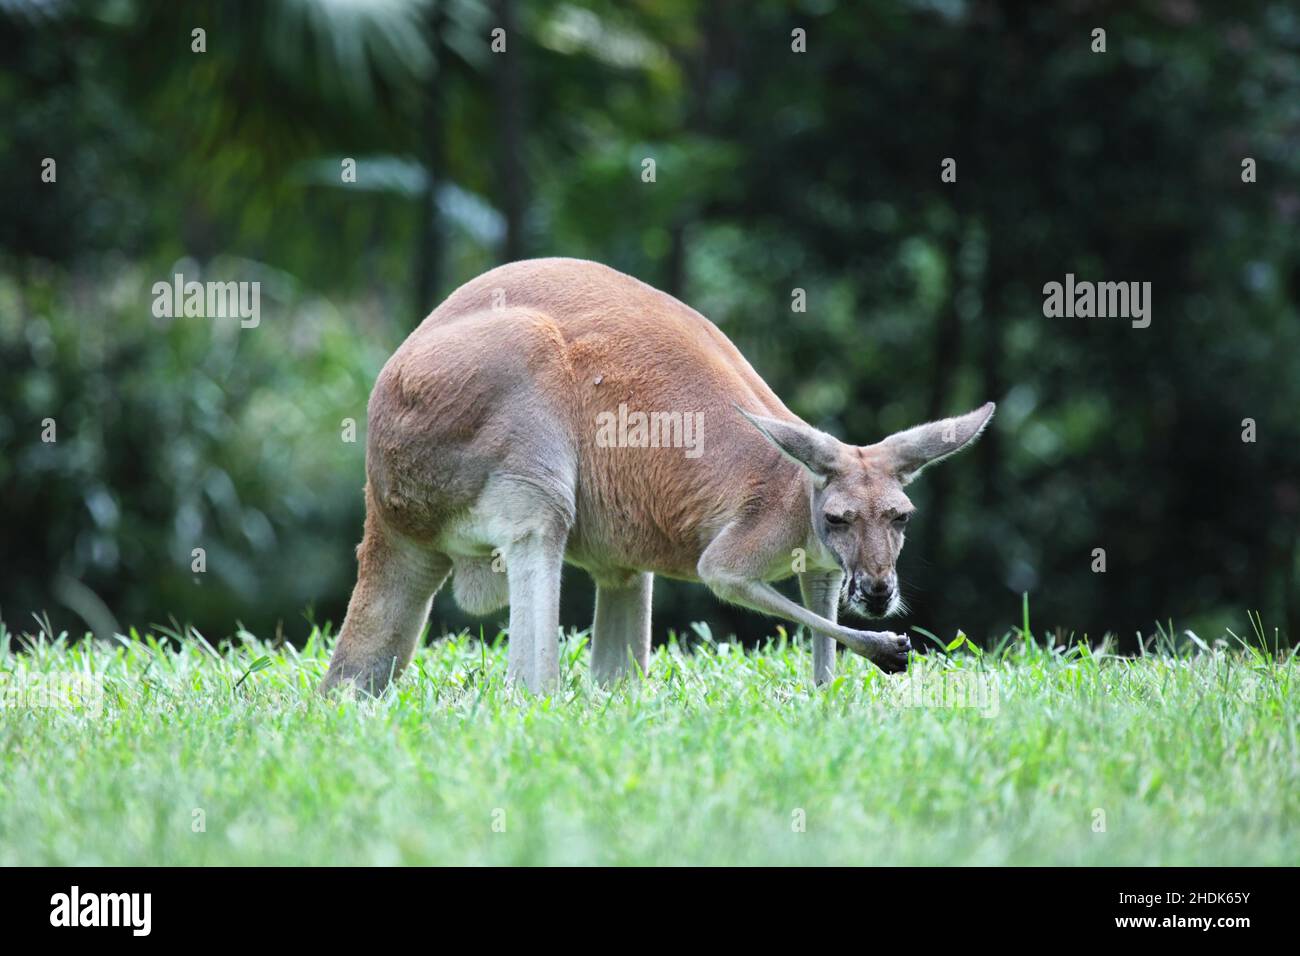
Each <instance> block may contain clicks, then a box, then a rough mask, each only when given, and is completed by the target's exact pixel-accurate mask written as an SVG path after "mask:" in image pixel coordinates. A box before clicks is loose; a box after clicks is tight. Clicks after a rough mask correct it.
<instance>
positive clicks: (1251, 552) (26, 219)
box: [0, 0, 1300, 640]
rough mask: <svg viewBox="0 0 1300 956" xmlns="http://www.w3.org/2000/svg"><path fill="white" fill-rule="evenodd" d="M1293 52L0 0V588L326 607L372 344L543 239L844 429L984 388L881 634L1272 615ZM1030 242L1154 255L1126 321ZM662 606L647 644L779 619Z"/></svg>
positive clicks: (1062, 8) (1278, 562)
mask: <svg viewBox="0 0 1300 956" xmlns="http://www.w3.org/2000/svg"><path fill="white" fill-rule="evenodd" d="M499 26H500V27H504V28H505V29H506V31H507V52H506V53H505V54H493V53H492V52H491V51H490V46H489V44H490V34H491V31H492V30H493V29H494V28H495V27H499ZM195 27H202V28H204V29H205V30H206V31H207V52H206V53H201V54H199V53H193V52H191V30H192V29H193V28H195ZM1095 27H1102V28H1105V29H1106V31H1107V45H1108V52H1106V53H1105V54H1097V53H1093V52H1092V51H1091V49H1090V46H1091V42H1092V38H1091V31H1092V30H1093V28H1095ZM795 28H803V29H805V30H806V31H807V52H806V53H804V54H798V53H794V52H792V51H791V31H792V30H793V29H795ZM1297 55H1300V14H1298V12H1297V9H1296V8H1295V6H1294V4H1291V3H1287V2H1282V0H1277V2H1269V3H1260V2H1250V0H1246V2H1239V3H1233V4H1226V3H1208V2H1199V0H1167V2H1147V3H1126V2H1088V0H1076V2H1069V3H1057V4H1038V3H1034V4H1023V5H1022V4H1019V3H1002V2H993V0H972V2H960V0H950V2H942V0H934V2H861V3H835V2H833V0H804V2H775V0H746V2H743V3H742V2H739V0H728V2H722V0H715V2H685V0H653V2H651V0H639V2H618V3H615V2H581V3H579V2H573V3H570V2H553V0H540V2H535V3H522V2H513V0H499V2H496V3H479V2H471V0H437V2H402V0H388V2H383V3H362V2H354V3H344V2H324V0H281V2H234V0H221V2H193V3H190V2H185V3H155V2H144V0H104V2H84V3H79V2H21V0H2V2H0V62H2V63H3V73H2V74H0V116H2V117H3V122H2V123H0V210H3V213H0V529H2V531H0V542H2V546H0V614H3V616H4V619H5V621H6V622H7V623H8V625H9V627H10V628H11V629H20V630H33V629H35V628H36V625H35V623H34V622H33V620H32V618H31V614H32V613H33V612H48V615H49V618H50V621H51V623H52V626H53V628H54V629H55V630H56V631H57V630H61V629H67V630H69V631H72V632H82V631H85V630H86V629H94V630H95V631H96V632H101V631H105V630H108V629H110V628H113V629H117V628H121V629H126V628H127V627H128V626H130V625H135V626H138V627H141V628H142V629H143V627H144V626H147V625H148V624H150V623H151V622H155V621H166V620H167V619H168V616H169V615H174V616H175V617H176V618H177V619H178V620H179V621H181V622H183V623H193V624H194V625H195V626H197V627H198V629H199V630H201V631H202V632H203V633H204V634H205V635H207V636H208V637H209V639H212V640H216V639H219V638H221V637H223V636H226V635H229V634H231V633H233V632H234V630H235V628H236V622H242V623H243V624H244V625H245V626H247V627H248V628H249V629H250V630H253V631H255V632H258V633H261V634H264V635H270V634H272V633H274V632H275V631H276V629H277V628H282V630H283V633H284V634H285V635H286V636H287V637H289V638H292V639H298V638H300V637H301V636H302V635H304V634H305V633H306V628H307V625H306V623H305V622H304V620H303V615H304V613H306V614H309V615H313V616H314V618H315V620H317V621H319V622H324V621H325V620H331V621H333V622H334V623H335V625H337V623H338V622H339V621H340V620H341V617H342V613H343V610H344V607H345V605H346V600H347V596H348V593H349V590H350V587H351V584H352V580H353V570H354V559H353V546H354V544H355V543H356V541H357V540H358V539H359V537H360V532H361V517H362V499H361V486H362V482H363V449H364V422H365V401H366V397H367V394H368V390H369V387H370V384H371V383H372V382H373V379H374V376H375V374H376V373H377V371H378V369H379V367H380V366H381V364H382V363H383V361H384V360H385V358H386V357H387V356H388V354H389V353H390V352H391V351H392V350H393V349H394V348H395V347H396V346H397V345H398V344H399V343H400V342H401V341H402V339H403V337H404V336H405V335H406V334H407V333H408V332H409V331H410V330H411V329H412V328H414V326H415V325H416V324H417V323H418V322H419V320H420V319H421V317H423V316H424V315H425V314H426V313H427V312H429V311H430V310H431V309H432V308H433V306H434V305H436V304H437V302H438V301H439V300H440V299H441V298H442V297H443V296H445V295H446V294H447V293H448V292H450V291H451V290H452V289H453V288H454V287H455V286H456V285H457V284H459V283H460V282H462V281H464V280H466V279H469V278H471V277H472V276H474V275H476V274H477V273H479V272H481V271H483V270H485V269H487V268H489V267H491V266H492V265H494V264H496V263H499V262H503V261H508V260H512V259H517V258H522V257H529V256H542V255H568V256H579V257H586V258H591V259H597V260H599V261H601V262H604V263H607V264H609V265H611V266H614V267H616V268H618V269H622V270H624V271H626V272H629V273H631V274H632V275H635V276H637V277H639V278H641V279H644V280H645V281H647V282H650V283H651V284H654V285H657V286H659V287H661V288H663V289H665V290H667V291H669V292H671V293H673V294H675V295H677V296H679V297H680V298H682V299H684V300H685V301H686V302H688V303H690V304H692V305H694V306H695V307H696V308H698V309H700V310H701V311H702V312H704V313H705V314H706V315H708V316H709V317H710V318H712V319H713V320H714V321H715V322H717V323H718V324H719V325H720V326H721V327H722V328H723V330H724V331H725V332H726V333H727V334H728V335H729V336H731V337H732V339H733V340H735V341H736V343H737V344H738V345H739V346H740V348H741V350H742V351H743V352H744V353H745V354H746V355H747V356H748V357H749V358H750V360H751V361H752V362H753V364H754V365H755V366H756V367H757V368H758V370H759V371H760V372H761V373H762V374H763V375H764V376H765V377H766V378H767V380H768V382H769V383H770V384H771V385H772V386H773V387H774V388H775V389H776V391H777V392H778V393H779V394H781V395H782V396H783V397H784V398H785V399H786V401H787V402H788V403H789V404H790V405H791V407H792V408H794V409H795V411H797V412H798V413H800V414H801V415H802V416H804V417H805V418H806V419H807V420H808V421H810V422H812V423H814V424H816V425H818V426H821V427H823V428H826V429H828V430H830V431H832V432H833V433H835V434H837V435H839V436H840V437H841V438H844V439H846V440H850V441H855V442H859V443H866V442H870V441H874V440H876V439H878V438H880V437H882V436H884V435H885V434H887V433H889V432H891V431H894V430H896V429H899V428H902V427H905V426H907V425H910V424H914V423H916V422H918V421H921V420H924V419H930V418H934V417H939V416H943V415H947V414H952V413H956V412H961V411H965V410H967V409H969V408H972V407H974V406H976V405H978V404H980V403H981V402H983V401H985V400H988V399H993V400H996V401H997V402H998V403H999V409H1000V410H999V415H998V417H997V419H996V421H995V424H994V427H993V428H992V430H991V432H990V433H988V434H987V435H986V436H985V437H984V438H983V440H982V441H981V443H980V444H979V445H978V446H977V447H976V448H975V449H974V450H973V451H972V452H969V453H967V454H965V455H963V456H962V457H960V458H957V459H954V460H952V461H951V462H949V463H946V464H945V465H943V466H942V467H939V468H936V469H934V470H932V471H930V472H928V473H927V474H926V475H925V477H924V478H922V479H921V481H919V482H918V483H917V485H915V486H913V487H914V495H913V498H914V500H915V501H916V502H917V504H918V506H919V508H920V514H919V516H918V519H917V521H916V523H915V524H914V527H913V531H912V533H911V535H910V536H909V543H908V546H907V548H906V550H905V552H904V555H903V559H902V562H901V565H900V572H901V575H902V577H903V579H904V587H905V593H906V595H907V597H908V598H909V600H910V602H911V604H912V607H913V609H914V610H913V613H912V614H911V615H910V616H909V617H908V618H907V619H906V620H905V621H904V622H903V623H904V624H907V625H911V624H915V625H919V626H921V627H924V628H927V629H929V630H932V631H934V632H936V633H938V634H940V635H942V636H944V637H948V636H951V634H952V633H953V632H955V630H956V629H957V628H958V627H961V628H963V629H964V630H965V631H966V632H968V633H969V634H971V635H972V636H973V637H975V638H977V639H988V638H990V637H994V636H997V635H999V634H1001V633H1002V632H1003V630H1004V629H1005V628H1006V627H1008V626H1010V625H1011V624H1013V623H1015V622H1017V621H1018V620H1019V616H1020V604H1021V594H1022V593H1024V592H1028V593H1029V595H1030V602H1031V608H1032V610H1033V616H1034V619H1035V622H1036V624H1037V625H1039V626H1041V627H1045V628H1059V629H1060V632H1061V633H1062V634H1063V635H1064V634H1069V633H1071V632H1074V633H1076V634H1083V633H1085V632H1086V633H1087V634H1088V635H1090V636H1092V637H1097V636H1100V635H1101V634H1102V633H1104V632H1107V631H1112V632H1116V633H1118V634H1120V635H1124V636H1125V637H1126V639H1131V638H1132V636H1133V635H1134V634H1135V633H1136V632H1138V631H1142V632H1144V633H1150V632H1151V631H1152V630H1153V628H1154V627H1155V625H1156V622H1157V621H1159V622H1169V621H1172V623H1173V626H1174V628H1175V629H1176V630H1181V629H1183V628H1192V629H1194V630H1195V631H1196V632H1197V633H1198V634H1200V635H1201V636H1202V637H1204V638H1206V639H1213V638H1216V637H1220V636H1223V634H1224V628H1226V627H1231V628H1233V629H1234V630H1236V631H1237V633H1246V632H1248V631H1249V626H1248V624H1247V621H1246V613H1247V611H1256V610H1258V611H1259V612H1260V613H1261V615H1262V621H1263V625H1264V627H1265V629H1266V630H1267V631H1268V633H1269V634H1270V635H1271V634H1272V632H1273V629H1274V628H1278V629H1280V630H1281V632H1282V633H1283V634H1284V635H1287V634H1289V635H1291V636H1292V637H1294V635H1295V634H1296V633H1297V628H1298V627H1300V599H1298V597H1297V589H1298V587H1300V554H1298V553H1297V548H1296V540H1297V530H1298V527H1297V526H1298V524H1300V477H1298V476H1300V467H1298V466H1300V417H1298V415H1297V408H1298V406H1300V374H1298V373H1300V367H1298V361H1297V358H1298V356H1300V350H1298V346H1300V325H1298V324H1297V308H1296V302H1297V291H1298V286H1300V230H1297V219H1298V218H1300V177H1298V174H1300V151H1298V150H1297V144H1298V143H1300V95H1298V94H1300V68H1298V66H1297ZM47 156H48V157H53V158H55V159H56V160H57V163H58V167H57V168H58V181H57V183H56V184H43V183H41V181H40V171H41V161H42V159H43V158H44V157H47ZM343 157H352V158H354V159H356V160H357V164H358V181H357V182H356V183H355V184H345V183H343V182H341V181H340V179H341V177H340V175H339V171H340V161H341V159H342V158H343ZM645 157H652V158H654V159H655V160H656V163H657V182H655V183H653V184H647V183H643V182H642V181H641V175H640V174H641V161H642V159H643V158H645ZM944 157H953V158H955V159H956V160H957V162H958V181H957V182H956V183H955V184H952V183H943V182H941V181H940V175H939V173H940V162H941V160H942V159H943V158H944ZM1245 157H1253V158H1254V159H1255V160H1256V161H1257V164H1258V182H1256V183H1253V184H1248V183H1243V182H1242V177H1241V163H1242V160H1243V158H1245ZM174 272H184V273H185V274H186V277H187V278H201V279H203V280H210V279H233V280H258V281H261V283H262V322H261V325H260V327H258V328H257V329H255V330H241V329H239V327H238V325H237V324H236V323H235V322H234V321H233V320H211V319H177V320H159V319H155V318H154V317H153V315H152V313H151V304H152V295H151V292H150V289H151V286H152V284H153V283H154V282H156V281H159V280H167V279H169V278H170V277H171V275H172V274H173V273H174ZM1067 272H1074V273H1075V274H1076V275H1077V276H1078V277H1079V278H1080V279H1089V280H1113V281H1149V282H1151V283H1152V284H1153V300H1154V301H1153V321H1152V324H1151V327H1150V328H1147V329H1133V328H1131V327H1130V326H1129V323H1128V322H1127V321H1125V320H1122V319H1060V318H1058V319H1048V318H1044V316H1043V313H1042V287H1043V284H1044V283H1045V282H1049V281H1061V280H1062V279H1063V278H1064V276H1065V274H1066V273H1067ZM795 288H801V289H805V290H806V291H807V297H808V309H807V312H806V313H802V314H800V313H795V312H792V311H791V307H790V306H791V293H792V290H793V289H795ZM47 417H52V418H54V419H56V421H57V428H58V441H57V442H56V443H53V444H47V443H42V442H41V440H40V433H41V421H42V419H44V418H47ZM349 417H351V418H355V419H356V420H357V421H358V424H359V430H360V433H359V435H358V441H357V442H356V443H355V444H348V443H345V442H344V441H342V440H341V430H342V427H341V422H342V420H343V419H345V418H349ZM1245 418H1253V419H1254V420H1255V421H1256V422H1257V428H1258V441H1257V442H1256V443H1254V444H1248V443H1244V442H1243V441H1242V438H1241V434H1242V420H1243V419H1245ZM197 546H201V547H204V548H206V550H207V555H208V571H207V573H206V574H202V575H195V574H192V573H191V572H190V552H191V549H192V548H194V547H197ZM1097 547H1102V548H1105V549H1106V555H1107V571H1106V573H1104V574H1098V573H1093V572H1092V571H1091V569H1090V566H1091V563H1092V550H1093V549H1094V548H1097ZM566 581H567V584H566V596H565V620H566V623H569V624H572V625H578V626H580V625H584V624H585V623H586V622H587V619H588V615H589V613H590V597H591V592H590V585H589V583H588V582H587V581H586V579H585V577H584V576H582V575H581V574H580V573H579V572H576V571H571V572H570V573H569V574H568V576H567V578H566ZM657 606H658V612H657V614H658V617H657V628H656V634H657V636H659V637H662V636H663V634H664V633H666V630H667V628H669V627H674V628H678V629H683V628H686V627H688V626H689V625H690V623H691V622H694V621H705V622H708V625H709V626H710V627H711V629H712V632H713V634H714V635H715V636H718V637H722V636H725V635H726V634H729V633H732V632H736V633H739V634H741V635H742V636H744V637H754V636H757V635H760V634H762V633H770V632H771V628H772V626H773V625H772V623H771V622H768V621H764V620H762V619H760V618H757V617H754V616H752V615H749V614H747V613H746V612H741V611H737V610H735V609H732V608H728V607H724V606H722V605H720V604H719V603H718V602H716V601H715V600H713V599H712V597H711V596H709V595H708V594H707V592H705V591H704V590H703V589H702V588H699V587H693V586H685V585H670V584H667V583H661V585H660V587H659V590H658V593H657ZM501 617H502V619H503V618H504V615H502V616H501ZM433 622H434V625H435V626H443V625H446V626H451V627H459V626H463V625H465V624H466V623H469V622H468V621H467V619H465V618H464V617H463V616H460V615H459V612H458V611H457V610H456V609H455V607H454V605H453V604H452V603H451V600H450V596H449V595H446V594H444V596H443V597H442V598H440V599H439V601H438V602H437V604H436V605H435V609H434V613H433ZM486 623H487V626H488V627H489V628H492V629H495V625H496V624H497V623H498V622H497V621H496V620H493V621H489V622H486ZM474 626H475V627H477V624H475V625H474Z"/></svg>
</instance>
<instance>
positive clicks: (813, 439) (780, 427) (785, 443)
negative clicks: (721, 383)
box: [736, 405, 840, 487]
mask: <svg viewBox="0 0 1300 956" xmlns="http://www.w3.org/2000/svg"><path fill="white" fill-rule="evenodd" d="M736 411H738V412H740V414H742V415H744V416H745V417H746V418H747V419H749V422H750V424H752V425H753V426H754V427H755V428H757V429H758V430H759V431H760V432H762V433H763V437H764V438H766V439H767V440H768V441H770V442H771V443H772V444H773V445H775V446H776V447H777V448H779V449H780V450H781V454H783V455H785V456H786V457H787V458H789V459H790V460H791V461H794V462H798V463H799V464H800V465H803V466H804V467H805V468H807V469H808V470H809V471H810V472H811V473H812V476H813V480H814V481H816V482H817V485H818V487H821V486H822V485H824V484H826V482H827V481H828V480H829V479H830V478H831V476H832V475H834V474H835V471H836V463H837V462H838V461H839V457H840V443H839V441H838V440H837V439H835V438H833V437H832V436H830V435H828V434H826V433H825V432H822V431H818V430H817V429H815V428H813V427H812V426H811V425H805V424H803V422H787V421H782V420H781V419H779V418H766V417H764V416H763V415H751V414H750V413H749V412H747V411H745V410H744V409H743V408H741V407H740V406H739V405H737V406H736Z"/></svg>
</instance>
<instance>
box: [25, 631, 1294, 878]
mask: <svg viewBox="0 0 1300 956" xmlns="http://www.w3.org/2000/svg"><path fill="white" fill-rule="evenodd" d="M330 643H331V638H329V636H328V635H323V634H321V633H320V632H319V631H317V632H313V634H312V636H311V638H310V639H309V640H308V642H307V643H306V645H305V646H304V647H303V648H300V649H295V648H293V647H292V646H289V645H285V646H282V647H279V648H276V647H272V646H271V645H270V644H268V643H264V642H261V641H257V640H255V639H253V638H252V637H251V636H250V637H246V639H245V640H244V642H243V643H242V644H241V645H238V646H235V647H233V648H229V647H223V648H222V649H221V651H220V653H218V652H217V651H215V650H213V649H212V648H211V647H209V646H208V645H207V644H206V643H205V642H203V641H201V639H197V638H191V639H189V640H187V641H185V642H184V643H183V645H182V646H181V649H180V650H179V651H175V650H170V649H167V643H166V642H163V643H161V644H160V643H159V641H158V640H156V639H155V638H153V637H152V636H149V635H145V636H144V637H143V638H139V637H138V636H137V639H135V640H131V641H128V640H126V639H125V638H123V639H119V641H118V642H117V643H93V642H84V643H78V644H69V643H68V642H67V641H66V640H63V639H58V640H53V641H46V642H43V643H41V644H39V645H38V646H36V647H35V648H34V649H33V650H31V651H23V652H19V651H18V649H17V645H18V641H17V638H15V637H13V636H12V635H11V634H3V633H0V703H2V704H3V705H4V707H3V709H2V710H0V864H127V865H138V864H182V865H185V864H299V863H305V864H327V863H334V864H399V863H412V864H497V863H500V864H506V863H509V864H540V863H632V864H635V863H646V864H654V863H698V864H760V863H794V864H818V863H837V864H881V863H885V864H892V863H903V864H911V863H925V864H936V863H937V864H968V863H972V864H1003V863H1011V864H1197V865H1200V864H1206V865H1223V864H1294V863H1295V862H1296V861H1297V860H1300V834H1298V833H1297V824H1298V823H1300V744H1298V743H1297V716H1298V714H1300V705H1298V704H1297V697H1298V695H1297V690H1300V687H1298V686H1297V685H1298V683H1300V682H1298V680H1297V677H1298V675H1300V663H1298V662H1297V660H1296V658H1295V655H1294V654H1291V655H1287V654H1286V653H1283V654H1282V655H1273V654H1267V653H1261V652H1259V651H1257V650H1250V649H1247V648H1245V647H1243V646H1242V645H1240V644H1239V643H1237V642H1235V641H1232V640H1231V639H1229V640H1228V641H1227V642H1226V644H1224V643H1220V644H1217V645H1216V646H1214V647H1209V646H1207V645H1206V644H1205V642H1202V641H1199V640H1195V641H1193V640H1190V639H1188V638H1182V639H1180V641H1179V642H1178V643H1175V642H1174V641H1169V640H1167V641H1163V642H1160V643H1161V648H1160V649H1159V650H1158V651H1155V650H1153V651H1152V652H1151V653H1149V654H1147V655H1146V656H1142V657H1138V658H1131V659H1126V658H1118V657H1113V656H1111V655H1109V654H1106V653H1104V652H1103V651H1099V650H1092V651H1089V650H1087V649H1086V648H1081V647H1075V648H1074V649H1072V650H1070V651H1068V652H1064V653H1062V652H1060V651H1054V650H1044V649H1042V648H1040V647H1038V646H1037V645H1036V644H1034V643H1032V642H1026V641H1025V640H1024V639H1023V636H1015V637H1013V639H1011V640H1009V641H1007V642H1006V643H1005V645H1004V646H1003V647H1002V649H1001V650H998V651H989V652H985V653H984V654H982V655H980V654H978V653H977V652H975V651H974V650H973V649H970V648H969V647H968V646H963V647H958V648H955V649H953V650H952V651H951V652H944V651H942V650H936V652H935V653H932V654H930V655H928V656H926V657H925V658H923V659H917V660H916V662H915V663H914V664H913V668H912V674H911V676H910V677H909V678H907V679H903V678H900V677H893V678H888V677H885V676H883V675H881V674H879V673H877V672H876V671H874V670H873V669H872V667H871V666H870V665H869V664H867V663H866V662H865V661H863V660H861V659H859V658H855V657H849V656H842V657H841V658H840V670H839V676H838V677H837V679H836V682H835V683H834V685H833V686H831V687H830V688H828V689H824V690H821V691H814V690H813V689H812V688H811V687H810V686H809V683H808V675H809V672H810V669H811V667H810V665H811V662H810V658H809V653H808V651H807V649H806V648H805V647H804V646H803V644H802V642H800V641H797V640H788V639H787V638H786V637H785V636H784V634H783V633H782V634H781V635H780V636H778V637H777V638H775V639H773V640H772V641H771V642H769V643H768V644H766V645H765V646H764V647H762V648H760V649H758V650H755V651H748V652H746V651H742V650H741V649H740V648H739V647H735V646H728V645H726V644H718V643H712V642H707V641H706V642H697V646H693V647H692V648H691V649H689V650H686V649H684V648H683V647H682V646H680V645H679V644H678V643H677V642H676V641H673V642H672V643H670V644H669V645H668V646H666V647H661V648H659V649H658V650H657V651H656V653H655V655H654V658H653V661H652V665H651V674H650V678H649V679H648V680H647V681H645V682H644V683H642V684H639V685H634V686H632V687H629V688H626V689H621V690H618V691H615V692H613V693H606V692H604V691H601V690H598V689H595V688H593V687H592V686H591V685H590V684H589V682H588V679H587V671H586V668H587V655H588V652H587V648H586V640H585V636H584V635H582V634H576V635H571V636H570V639H569V640H568V642H567V643H566V645H565V647H564V663H563V665H562V666H563V667H564V669H565V687H564V690H563V691H562V692H561V693H559V694H557V695H556V696H554V697H551V698H546V699H535V698H529V697H526V696H523V695H521V694H520V693H518V692H516V691H513V690H511V689H509V688H507V687H506V686H505V685H504V684H503V676H504V672H505V647H504V643H503V642H502V641H500V640H498V641H496V642H495V643H482V642H480V641H479V639H478V638H477V636H475V637H469V636H463V635H462V636H459V637H447V638H443V639H440V640H437V641H434V642H433V643H432V644H429V645H428V646H425V647H423V648H422V649H421V650H420V651H419V652H418V654H417V656H416V659H415V662H414V664H413V665H412V667H411V669H410V670H408V671H407V673H406V674H405V676H403V678H402V679H401V680H400V681H399V682H398V684H397V685H396V687H395V688H394V689H393V690H390V692H389V693H388V694H386V695H385V696H384V697H382V698H381V699H379V700H368V699H353V698H350V697H344V698H341V699H340V698H335V699H322V698H321V697H319V696H318V695H317V694H315V693H314V688H315V686H316V684H317V682H318V681H319V679H320V677H321V676H322V675H323V673H324V669H325V666H326V663H327V660H328V652H329V645H330Z"/></svg>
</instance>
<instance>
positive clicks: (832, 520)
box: [826, 511, 849, 528]
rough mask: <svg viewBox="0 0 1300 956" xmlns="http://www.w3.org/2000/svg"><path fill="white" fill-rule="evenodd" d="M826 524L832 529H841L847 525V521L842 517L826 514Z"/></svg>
mask: <svg viewBox="0 0 1300 956" xmlns="http://www.w3.org/2000/svg"><path fill="white" fill-rule="evenodd" d="M826 523H827V524H828V525H830V526H831V527H832V528H842V527H844V526H845V525H846V524H848V523H849V519H848V518H847V517H845V516H844V515H836V514H831V513H830V512H829V511H828V512H826Z"/></svg>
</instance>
